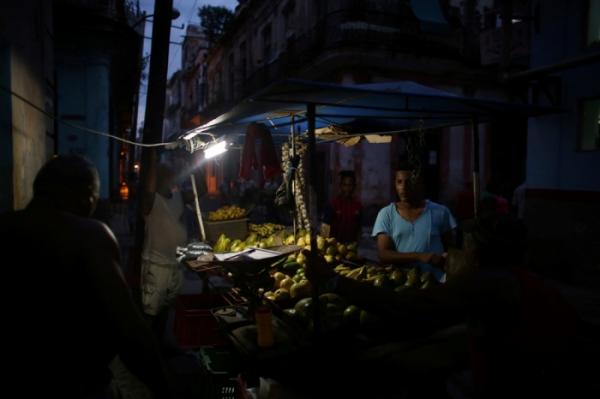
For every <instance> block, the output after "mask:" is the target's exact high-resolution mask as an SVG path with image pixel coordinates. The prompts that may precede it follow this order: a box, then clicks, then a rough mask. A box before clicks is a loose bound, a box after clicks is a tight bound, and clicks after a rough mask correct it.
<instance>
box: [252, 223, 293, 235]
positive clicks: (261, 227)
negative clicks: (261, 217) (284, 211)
mask: <svg viewBox="0 0 600 399" xmlns="http://www.w3.org/2000/svg"><path fill="white" fill-rule="evenodd" d="M248 230H250V232H251V233H256V234H257V235H258V236H259V237H261V238H266V237H269V236H271V235H273V234H275V233H277V232H278V231H281V230H285V226H284V225H282V224H276V223H262V224H254V223H250V224H249V225H248Z"/></svg>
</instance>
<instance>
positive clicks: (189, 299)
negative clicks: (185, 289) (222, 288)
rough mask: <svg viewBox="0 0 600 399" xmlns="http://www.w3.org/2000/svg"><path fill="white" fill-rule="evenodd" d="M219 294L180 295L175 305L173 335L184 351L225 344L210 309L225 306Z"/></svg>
mask: <svg viewBox="0 0 600 399" xmlns="http://www.w3.org/2000/svg"><path fill="white" fill-rule="evenodd" d="M225 305H227V302H226V301H225V300H224V298H223V297H222V296H221V295H219V294H200V295H181V296H179V298H178V299H177V303H176V304H175V322H174V335H175V339H176V340H177V344H178V345H179V346H180V347H182V348H185V349H192V348H199V347H201V346H207V345H212V346H220V345H225V344H226V343H227V341H226V339H225V337H223V335H222V333H221V331H220V330H219V326H218V324H217V320H216V319H215V318H214V316H213V315H212V313H211V309H213V308H216V307H220V306H225Z"/></svg>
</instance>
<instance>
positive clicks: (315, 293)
mask: <svg viewBox="0 0 600 399" xmlns="http://www.w3.org/2000/svg"><path fill="white" fill-rule="evenodd" d="M306 119H307V120H308V156H309V158H308V159H309V165H310V175H309V176H310V184H309V186H310V196H309V211H310V213H309V215H310V217H309V220H311V219H312V218H313V217H315V216H316V212H317V209H316V208H317V203H318V198H317V141H316V139H315V104H313V103H308V104H306ZM316 231H317V229H316V228H312V226H311V229H310V262H309V263H308V267H316V262H317V257H318V249H317V236H316ZM312 298H313V307H312V308H313V325H314V331H315V337H319V336H320V334H321V317H320V314H319V313H320V310H319V287H318V285H317V284H313V285H312Z"/></svg>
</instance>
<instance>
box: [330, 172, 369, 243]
mask: <svg viewBox="0 0 600 399" xmlns="http://www.w3.org/2000/svg"><path fill="white" fill-rule="evenodd" d="M339 176H340V193H339V195H337V196H336V197H334V198H333V200H332V201H331V202H330V203H329V204H328V205H327V207H326V208H325V214H324V217H323V223H322V225H321V235H323V236H326V237H335V239H336V240H337V241H338V242H343V243H350V242H356V241H358V240H359V238H360V219H361V209H362V205H361V204H360V201H358V200H357V199H355V198H354V190H355V189H356V176H355V175H354V172H353V171H351V170H344V171H341V172H340V174H339Z"/></svg>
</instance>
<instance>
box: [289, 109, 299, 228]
mask: <svg viewBox="0 0 600 399" xmlns="http://www.w3.org/2000/svg"><path fill="white" fill-rule="evenodd" d="M294 117H295V115H292V126H291V137H292V145H291V148H290V164H291V163H292V160H293V159H294V157H295V156H296V134H295V129H296V127H295V126H294ZM295 180H296V170H294V171H293V172H292V179H291V183H292V186H291V187H290V189H291V190H292V228H293V231H294V240H298V237H297V236H296V234H297V226H296V217H297V215H298V212H297V211H296V195H295V193H296V183H295Z"/></svg>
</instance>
